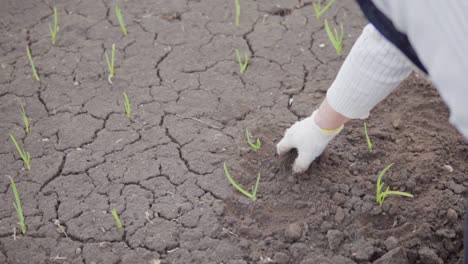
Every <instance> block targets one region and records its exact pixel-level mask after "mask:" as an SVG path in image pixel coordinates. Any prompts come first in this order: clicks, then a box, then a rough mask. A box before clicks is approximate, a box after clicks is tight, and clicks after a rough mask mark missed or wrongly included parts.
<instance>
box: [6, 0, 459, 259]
mask: <svg viewBox="0 0 468 264" xmlns="http://www.w3.org/2000/svg"><path fill="white" fill-rule="evenodd" d="M114 4H115V2H114V1H110V0H103V1H92V0H76V1H72V0H68V1H49V0H43V1H33V0H1V8H0V27H1V28H0V54H1V56H0V63H1V69H0V142H1V145H0V146H1V149H0V175H1V177H0V263H99V264H101V263H125V264H126V263H152V264H156V263H226V264H227V263H230V264H234V263H237V264H241V263H278V264H280V263H302V264H306V263H314V264H318V263H320V264H322V263H325V264H331V263H333V264H351V263H358V264H365V263H378V264H383V263H402V264H405V263H421V264H422V263H424V264H432V263H434V264H439V263H461V255H462V241H461V237H462V215H463V208H462V196H461V195H462V194H461V193H462V192H463V191H464V190H465V189H466V188H467V182H468V176H467V173H468V165H467V164H468V163H467V159H468V146H467V144H466V143H465V142H464V141H463V140H462V137H461V136H460V135H459V134H458V133H457V132H456V131H455V130H454V129H453V128H452V127H451V126H450V125H449V124H448V121H447V119H448V111H447V109H446V108H445V106H444V104H443V102H442V101H441V99H440V98H439V96H438V94H437V92H436V91H435V90H434V89H433V88H432V87H431V86H430V84H429V83H428V82H427V81H425V80H424V79H422V78H421V76H418V75H417V74H415V75H413V76H412V77H410V79H409V80H407V81H406V82H405V83H404V84H402V87H400V89H399V90H398V91H397V92H396V93H394V94H392V95H391V96H390V97H389V98H388V99H387V100H385V101H384V102H383V103H382V104H381V105H379V106H378V107H377V109H375V111H374V112H373V113H372V116H371V118H370V119H369V120H368V121H367V123H368V126H369V129H370V136H371V138H372V140H373V141H374V145H375V151H374V152H373V153H372V154H369V153H367V146H366V144H365V140H364V136H363V128H362V125H363V123H362V121H353V122H351V123H350V124H349V125H348V126H347V127H346V129H345V131H343V132H342V134H341V135H340V136H338V137H337V139H336V140H335V141H334V142H333V143H332V144H331V145H330V146H329V148H328V149H327V150H326V152H325V153H324V155H322V157H321V158H320V160H319V161H318V162H316V163H314V164H313V165H312V166H311V169H310V170H309V171H308V172H307V173H306V174H304V175H299V176H294V175H292V174H291V171H290V161H291V157H289V159H286V160H279V159H278V157H277V156H276V154H275V143H276V142H277V141H278V140H279V139H280V138H281V136H282V133H283V132H284V130H285V129H286V128H287V127H289V126H290V125H291V124H292V123H294V122H295V121H297V120H298V119H300V118H303V117H305V116H307V115H309V114H310V113H311V112H312V110H313V109H314V107H316V106H317V105H318V104H319V102H320V101H321V100H322V99H323V98H324V96H325V92H326V89H327V88H328V87H329V85H330V84H331V82H332V81H333V78H334V77H335V75H336V73H337V71H338V69H339V66H340V65H341V63H342V62H343V58H344V57H345V56H346V54H347V53H349V50H350V48H351V46H352V43H354V41H355V40H356V38H357V37H358V35H359V33H360V31H361V29H362V27H363V26H364V25H365V23H366V22H365V19H364V18H363V17H362V15H361V13H360V11H359V10H358V7H357V6H356V4H355V3H354V2H353V1H351V0H346V1H337V3H335V5H334V6H333V8H332V9H331V10H330V11H329V12H328V13H327V14H326V15H325V17H326V18H328V20H329V21H333V22H335V23H332V24H333V25H334V26H335V25H336V23H343V24H344V29H345V32H346V34H345V35H346V37H345V41H344V42H345V44H344V55H343V56H342V57H338V56H336V54H335V53H334V50H333V48H332V47H331V45H329V43H328V39H327V36H326V34H325V32H324V29H323V26H322V25H323V21H319V20H317V19H315V18H314V17H313V8H312V5H311V2H310V1H300V0H299V1H294V0H284V1H279V0H257V1H254V0H245V1H241V23H240V27H239V28H236V27H235V25H234V24H233V22H234V3H233V1H219V0H141V1H120V2H119V4H120V7H121V9H122V10H123V15H124V19H125V20H126V23H127V28H128V31H129V35H128V36H123V35H122V33H121V31H120V28H119V25H118V22H117V20H116V17H115V14H114ZM53 6H57V8H58V11H59V27H60V30H59V33H58V42H57V45H56V46H52V45H51V43H50V38H49V36H48V34H49V33H48V30H49V28H48V24H49V23H51V22H52V19H53V11H52V7H53ZM113 43H115V44H116V47H117V51H116V77H115V78H114V81H113V84H112V85H111V84H109V83H108V82H107V73H106V71H107V66H106V64H105V57H104V53H105V51H109V50H110V47H111V46H112V44H113ZM323 44H325V45H323ZM26 45H29V46H30V47H31V50H32V55H33V58H34V61H35V63H36V67H37V69H38V72H39V76H40V77H41V81H40V82H37V81H35V80H34V78H33V77H32V75H31V68H30V66H29V63H28V60H27V57H26V52H25V48H26ZM236 48H237V49H239V51H240V52H241V53H242V54H243V53H247V54H248V55H249V56H250V57H251V59H250V64H249V67H248V69H247V71H246V73H245V74H243V75H240V74H239V66H238V64H237V62H236V58H235V49H236ZM123 92H126V93H127V94H128V95H129V97H130V100H131V102H132V106H133V114H132V118H131V120H128V119H127V118H126V116H125V113H124V106H123V96H122V93H123ZM19 101H22V102H23V103H24V104H25V106H26V112H27V114H28V115H29V118H30V122H31V133H30V134H28V135H26V134H25V132H24V129H23V124H22V120H21V116H20V113H19V109H20V108H19ZM246 128H248V129H249V130H250V131H251V132H252V134H253V135H254V137H260V138H261V139H262V142H263V148H262V149H261V150H260V152H259V153H253V152H252V151H251V150H249V148H248V145H247V144H246V140H245V137H244V129H246ZM9 133H12V134H14V135H15V136H16V138H18V140H19V143H20V145H22V146H24V147H25V149H26V150H27V151H29V152H30V153H31V157H32V161H31V165H32V170H31V171H27V170H25V169H24V168H23V163H22V161H21V159H20V157H19V155H18V153H17V152H16V149H15V147H14V146H13V144H12V143H11V142H10V141H9V139H8V134H9ZM225 161H226V162H227V164H228V165H229V167H230V169H231V173H232V175H233V177H234V178H236V179H237V180H238V181H239V182H240V183H242V184H243V185H245V186H250V185H252V184H253V183H254V181H255V177H256V175H257V173H259V172H260V173H261V175H262V178H261V183H260V188H259V199H258V201H257V202H255V203H253V202H251V201H250V200H248V199H247V198H245V197H243V196H241V195H240V194H239V193H238V192H236V191H235V190H234V189H233V187H232V186H230V184H229V182H228V181H227V179H226V177H225V176H224V171H223V169H222V165H223V162H225ZM391 162H395V166H394V167H393V168H392V170H391V171H390V172H389V173H388V174H387V176H386V178H385V181H386V183H387V184H389V185H390V186H391V188H392V189H399V190H402V191H408V192H411V193H413V194H414V195H415V198H413V199H407V198H405V199H403V198H399V197H394V198H389V199H388V200H387V201H386V202H385V205H384V206H383V207H382V208H380V207H378V206H377V205H376V204H375V202H374V199H375V196H374V195H375V194H374V192H375V181H376V174H377V173H378V172H379V171H380V170H381V169H382V168H383V167H385V166H386V165H387V164H389V163H391ZM6 175H11V176H13V177H14V179H15V181H16V183H17V188H18V191H19V192H20V196H21V199H22V202H23V209H24V213H25V217H26V224H27V229H28V233H27V236H22V235H21V234H20V232H19V229H18V225H17V222H18V220H17V216H16V212H15V209H14V207H13V205H12V202H13V200H14V198H13V194H12V191H11V188H10V182H9V180H8V178H7V177H6ZM114 208H115V209H116V210H117V211H118V213H119V214H120V217H121V220H122V222H123V224H124V230H123V231H121V230H117V228H116V226H115V222H114V219H113V218H112V215H111V214H110V211H111V210H112V209H114Z"/></svg>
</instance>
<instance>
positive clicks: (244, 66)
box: [236, 49, 249, 74]
mask: <svg viewBox="0 0 468 264" xmlns="http://www.w3.org/2000/svg"><path fill="white" fill-rule="evenodd" d="M236 55H237V62H238V63H239V68H240V73H241V74H244V72H245V70H247V67H248V66H249V56H247V54H244V56H245V60H244V62H242V59H241V56H240V54H239V50H238V49H236Z"/></svg>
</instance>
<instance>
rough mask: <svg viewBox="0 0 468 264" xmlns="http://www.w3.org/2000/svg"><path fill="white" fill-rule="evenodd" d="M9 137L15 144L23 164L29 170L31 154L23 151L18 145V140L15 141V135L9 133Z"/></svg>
mask: <svg viewBox="0 0 468 264" xmlns="http://www.w3.org/2000/svg"><path fill="white" fill-rule="evenodd" d="M10 139H11V141H13V144H15V146H16V149H17V150H18V153H19V154H20V156H21V158H22V159H23V162H24V165H26V168H27V169H28V171H30V170H31V155H29V152H27V151H24V149H22V148H21V147H20V146H19V145H18V142H16V139H15V136H13V135H12V134H10Z"/></svg>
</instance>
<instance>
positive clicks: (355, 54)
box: [316, 25, 412, 129]
mask: <svg viewBox="0 0 468 264" xmlns="http://www.w3.org/2000/svg"><path fill="white" fill-rule="evenodd" d="M411 71H412V65H411V63H410V62H409V61H408V60H407V59H406V57H405V56H404V55H403V54H401V52H400V51H399V50H398V49H397V48H396V47H394V46H393V44H391V43H390V42H388V41H387V40H386V39H384V38H383V36H381V35H380V33H379V32H377V31H376V29H375V28H374V27H373V26H371V25H368V26H366V28H365V29H364V31H363V33H362V34H361V36H360V37H359V39H358V40H357V42H356V43H355V44H354V46H353V48H352V50H351V52H350V54H349V56H348V57H347V58H346V60H345V62H344V63H343V66H342V67H341V69H340V71H339V73H338V75H337V77H336V79H335V81H334V82H333V84H332V85H331V87H330V89H329V90H328V92H327V99H326V100H325V101H324V102H323V103H322V105H321V106H320V108H319V112H318V115H317V118H316V122H317V124H318V125H319V126H320V127H321V128H325V129H333V128H337V127H339V126H340V125H342V124H344V123H345V122H346V121H347V120H349V119H356V118H359V119H363V118H367V117H368V115H369V111H370V110H371V109H372V108H373V107H374V106H375V105H377V104H378V103H379V102H380V101H382V100H383V99H384V98H385V97H386V96H388V95H389V94H390V93H391V92H392V91H393V90H394V89H395V88H396V87H397V86H398V84H399V83H400V82H401V81H402V80H404V79H405V78H406V77H408V75H409V74H410V73H411ZM327 120H328V121H327Z"/></svg>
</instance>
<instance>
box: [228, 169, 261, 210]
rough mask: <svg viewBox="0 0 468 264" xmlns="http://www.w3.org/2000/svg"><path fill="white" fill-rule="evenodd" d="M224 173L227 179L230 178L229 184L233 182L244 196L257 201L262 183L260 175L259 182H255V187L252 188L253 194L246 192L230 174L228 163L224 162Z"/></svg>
mask: <svg viewBox="0 0 468 264" xmlns="http://www.w3.org/2000/svg"><path fill="white" fill-rule="evenodd" d="M224 173H225V174H226V177H227V178H228V180H229V182H231V184H232V185H234V187H236V189H237V190H238V191H239V192H241V193H242V194H243V195H245V196H247V197H248V198H250V199H251V200H252V201H254V202H255V201H256V200H257V190H258V183H259V182H260V173H259V174H258V176H257V181H256V182H255V186H252V193H250V192H248V191H246V190H245V189H244V188H242V186H240V185H239V184H238V183H237V182H236V181H235V180H234V179H233V178H232V177H231V174H230V173H229V170H228V167H227V164H226V162H224Z"/></svg>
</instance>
